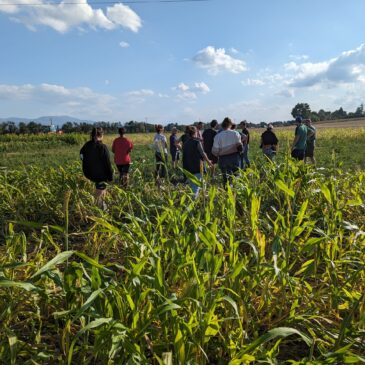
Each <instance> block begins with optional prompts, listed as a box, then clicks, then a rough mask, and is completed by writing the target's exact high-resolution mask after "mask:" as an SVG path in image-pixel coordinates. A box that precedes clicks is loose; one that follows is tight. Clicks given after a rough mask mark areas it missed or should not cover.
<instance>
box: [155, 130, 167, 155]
mask: <svg viewBox="0 0 365 365" xmlns="http://www.w3.org/2000/svg"><path fill="white" fill-rule="evenodd" d="M153 144H154V147H155V151H156V152H159V153H167V147H166V146H167V139H166V137H165V136H164V135H163V134H159V133H156V134H155V138H154V139H153Z"/></svg>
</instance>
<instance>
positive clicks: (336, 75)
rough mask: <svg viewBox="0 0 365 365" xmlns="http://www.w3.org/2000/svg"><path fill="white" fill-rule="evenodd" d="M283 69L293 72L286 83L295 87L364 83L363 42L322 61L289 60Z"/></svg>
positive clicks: (364, 48)
mask: <svg viewBox="0 0 365 365" xmlns="http://www.w3.org/2000/svg"><path fill="white" fill-rule="evenodd" d="M285 69H286V70H287V71H290V72H292V73H293V74H294V75H293V76H292V78H291V79H290V80H289V82H288V84H289V86H292V87H296V88H300V87H311V86H315V85H319V84H327V85H329V86H331V85H333V84H338V83H354V82H355V83H356V82H361V83H364V81H365V44H362V45H360V46H359V47H358V48H356V49H354V50H350V51H346V52H343V53H342V54H341V55H339V56H338V57H335V58H332V59H330V60H327V61H323V62H317V63H312V62H305V63H296V62H289V63H288V64H286V65H285Z"/></svg>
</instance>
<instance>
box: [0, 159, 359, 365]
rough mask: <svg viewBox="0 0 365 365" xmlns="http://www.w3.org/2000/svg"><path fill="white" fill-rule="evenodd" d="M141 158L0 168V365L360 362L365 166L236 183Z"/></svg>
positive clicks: (261, 166) (262, 172) (263, 166)
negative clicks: (96, 192) (96, 198)
mask: <svg viewBox="0 0 365 365" xmlns="http://www.w3.org/2000/svg"><path fill="white" fill-rule="evenodd" d="M143 168H144V164H142V163H141V162H136V163H135V165H134V176H133V180H132V181H133V182H132V185H131V187H130V188H129V189H128V190H122V189H120V188H119V187H118V186H116V185H113V186H111V187H110V189H109V194H108V201H107V204H108V207H109V210H108V211H107V212H103V211H100V210H99V209H98V208H97V207H95V205H94V204H93V198H92V192H93V186H92V184H91V183H89V182H88V181H86V180H85V179H84V178H83V177H82V176H81V172H80V165H79V163H73V164H70V165H68V166H65V168H50V169H44V168H38V167H28V168H26V169H17V170H9V169H8V170H3V171H1V172H0V220H1V230H2V238H1V240H2V243H1V244H0V251H1V252H0V322H1V323H2V326H1V327H0V362H3V363H5V364H18V363H21V364H36V363H38V364H75V363H80V364H169V363H170V364H230V365H236V364H254V363H263V364H276V363H278V364H283V363H287V364H309V363H311V364H344V363H363V362H365V359H364V348H365V342H364V339H365V337H364V335H365V331H364V329H365V327H364V325H365V312H364V307H365V298H364V293H365V284H364V283H365V268H364V266H365V264H364V263H365V233H364V230H365V229H364V227H365V218H364V217H365V205H364V201H365V189H364V183H365V173H364V172H362V171H349V172H346V171H345V170H343V169H342V168H341V167H339V165H338V163H337V162H336V161H335V160H334V161H332V163H331V164H330V165H329V167H328V168H319V169H316V168H314V167H310V166H304V165H302V164H297V163H295V162H293V161H291V160H290V159H289V158H287V157H285V155H283V158H282V159H281V160H280V163H278V164H277V165H276V164H272V163H270V162H267V161H264V160H263V159H259V160H257V162H256V164H255V163H253V165H252V168H250V169H248V170H246V171H245V172H242V173H241V174H240V176H239V177H238V178H237V179H235V181H234V182H233V185H232V187H231V188H229V189H228V191H225V190H223V189H222V188H221V187H220V186H219V185H217V184H212V183H210V182H209V181H208V185H207V187H206V188H205V191H204V194H205V195H204V196H201V197H200V198H199V199H198V200H197V201H194V200H193V199H192V196H191V194H190V192H189V189H188V188H187V187H184V186H171V185H166V186H164V187H163V188H161V189H158V188H157V187H156V186H155V184H154V183H153V181H152V180H151V179H150V178H149V175H148V174H147V175H146V174H144V173H143V171H142V170H143Z"/></svg>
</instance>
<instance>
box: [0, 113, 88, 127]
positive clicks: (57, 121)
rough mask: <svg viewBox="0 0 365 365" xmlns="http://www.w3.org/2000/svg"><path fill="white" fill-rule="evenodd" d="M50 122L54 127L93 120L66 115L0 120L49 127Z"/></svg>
mask: <svg viewBox="0 0 365 365" xmlns="http://www.w3.org/2000/svg"><path fill="white" fill-rule="evenodd" d="M51 120H52V123H53V124H54V125H58V126H62V124H65V123H66V122H75V123H95V121H93V120H82V119H78V118H75V117H70V116H68V115H50V116H44V117H39V118H35V119H33V118H19V117H8V118H0V123H1V122H14V123H15V124H19V123H20V122H24V123H29V122H35V123H40V124H45V125H49V124H50V121H51Z"/></svg>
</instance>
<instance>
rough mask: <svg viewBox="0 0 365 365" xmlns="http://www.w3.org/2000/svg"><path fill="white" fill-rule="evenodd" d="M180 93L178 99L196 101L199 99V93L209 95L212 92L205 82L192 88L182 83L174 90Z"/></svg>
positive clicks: (197, 83)
mask: <svg viewBox="0 0 365 365" xmlns="http://www.w3.org/2000/svg"><path fill="white" fill-rule="evenodd" d="M172 90H175V91H178V92H179V94H178V95H177V98H178V99H179V100H185V101H194V100H196V99H197V98H198V96H197V93H201V94H207V93H209V92H210V88H209V86H208V85H207V84H206V83H205V82H195V83H194V84H193V85H192V86H189V85H187V84H185V83H184V82H181V83H180V84H179V85H177V86H175V87H173V88H172Z"/></svg>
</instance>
